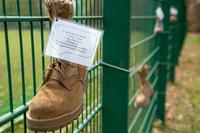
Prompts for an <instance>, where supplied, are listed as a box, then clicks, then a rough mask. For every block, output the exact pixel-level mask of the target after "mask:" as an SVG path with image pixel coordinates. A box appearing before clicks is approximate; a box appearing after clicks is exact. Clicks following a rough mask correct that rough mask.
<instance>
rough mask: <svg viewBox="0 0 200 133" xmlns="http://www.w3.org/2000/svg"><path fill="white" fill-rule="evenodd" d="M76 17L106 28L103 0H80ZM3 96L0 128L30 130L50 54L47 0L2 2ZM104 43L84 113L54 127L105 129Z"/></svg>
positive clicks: (93, 69) (18, 131) (90, 77)
mask: <svg viewBox="0 0 200 133" xmlns="http://www.w3.org/2000/svg"><path fill="white" fill-rule="evenodd" d="M74 5H75V8H74V12H75V14H74V21H76V22H78V23H82V24H84V25H88V26H91V27H93V28H98V29H102V28H103V23H102V0H75V1H74ZM0 15H1V17H0V25H1V27H0V36H1V38H0V43H1V50H0V53H1V57H0V60H1V64H0V67H1V79H0V87H1V96H0V99H1V100H0V108H1V109H0V116H1V117H0V126H1V129H0V130H1V131H0V132H4V133H6V132H12V133H14V132H16V133H22V132H31V131H28V130H27V123H26V111H27V109H28V105H29V103H30V100H31V99H32V97H33V96H34V95H35V94H36V93H37V91H38V88H39V87H40V86H41V84H42V80H43V77H44V70H45V68H47V66H48V65H49V64H50V59H49V58H47V57H45V56H44V50H45V47H46V43H47V40H48V35H49V31H50V27H51V23H50V21H49V18H48V17H47V12H46V9H45V6H44V3H43V0H37V1H33V0H28V1H27V0H15V1H11V0H1V1H0ZM101 59H102V42H101V44H100V46H99V47H98V50H97V54H96V57H95V61H94V65H93V66H92V67H91V68H88V89H87V91H86V93H85V95H84V109H83V111H82V114H81V115H80V116H79V117H78V119H77V120H75V121H74V122H73V123H72V124H70V125H68V126H67V127H65V128H62V129H60V130H58V131H52V132H68V133H70V132H101V131H100V130H101V119H102V114H101V108H102V104H101V100H102V94H101V93H102V91H101V88H102V87H101V78H102V74H101V73H102V68H101V66H100V62H101Z"/></svg>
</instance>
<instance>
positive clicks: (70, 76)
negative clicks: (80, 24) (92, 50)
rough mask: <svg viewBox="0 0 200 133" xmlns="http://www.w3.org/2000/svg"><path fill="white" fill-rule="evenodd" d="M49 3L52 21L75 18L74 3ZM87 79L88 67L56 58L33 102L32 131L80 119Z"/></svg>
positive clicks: (31, 111)
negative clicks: (60, 18) (59, 18)
mask: <svg viewBox="0 0 200 133" xmlns="http://www.w3.org/2000/svg"><path fill="white" fill-rule="evenodd" d="M45 3H46V5H47V8H48V11H49V14H50V17H51V18H52V19H54V18H55V17H56V16H58V17H65V18H66V19H68V18H72V16H73V13H72V12H73V5H72V2H71V1H69V2H68V3H66V1H64V0H62V1H61V0H54V1H51V0H46V1H45ZM60 8H61V9H60ZM55 12H56V13H55ZM56 14H57V15H56ZM86 79H87V69H86V67H84V66H82V65H78V64H74V63H71V62H68V61H63V60H60V59H55V58H54V59H53V61H52V64H50V65H49V68H48V69H47V74H46V75H45V79H44V82H43V84H42V86H41V88H40V90H39V92H38V93H37V95H36V96H35V97H34V98H33V99H32V101H31V103H30V106H29V110H28V115H27V119H28V127H29V129H31V130H34V131H51V130H56V129H58V128H61V127H64V126H66V125H67V124H69V123H71V122H72V121H73V120H74V119H76V118H77V117H78V116H79V115H80V114H81V112H82V108H83V93H84V91H85V89H86V85H87V82H86Z"/></svg>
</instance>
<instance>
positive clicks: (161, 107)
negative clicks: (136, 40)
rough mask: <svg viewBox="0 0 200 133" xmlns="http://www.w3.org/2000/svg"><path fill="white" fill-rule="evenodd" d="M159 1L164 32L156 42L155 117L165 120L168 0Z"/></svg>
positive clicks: (167, 63)
mask: <svg viewBox="0 0 200 133" xmlns="http://www.w3.org/2000/svg"><path fill="white" fill-rule="evenodd" d="M159 2H160V3H161V6H162V9H163V12H164V14H165V18H164V21H163V22H164V29H165V31H164V33H162V34H159V35H158V37H157V38H158V40H157V41H158V44H159V45H160V65H159V88H158V109H157V117H158V118H159V119H160V120H162V122H163V124H164V122H165V101H166V86H167V74H168V65H169V62H168V59H167V56H168V54H169V53H168V45H169V38H168V36H169V1H168V0H162V1H159Z"/></svg>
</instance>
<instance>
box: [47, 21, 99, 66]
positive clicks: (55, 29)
mask: <svg viewBox="0 0 200 133" xmlns="http://www.w3.org/2000/svg"><path fill="white" fill-rule="evenodd" d="M102 35H103V31H102V30H97V29H93V28H90V27H87V26H83V25H80V24H77V23H74V22H70V21H66V20H61V19H58V21H54V22H53V25H52V29H51V33H50V36H49V40H48V44H47V48H46V52H45V54H46V55H47V56H51V57H54V58H59V59H62V60H66V61H70V62H73V63H77V64H81V65H84V66H88V67H90V66H92V64H93V60H94V57H95V53H96V50H97V47H98V44H99V42H100V39H101V37H102Z"/></svg>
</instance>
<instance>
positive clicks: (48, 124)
mask: <svg viewBox="0 0 200 133" xmlns="http://www.w3.org/2000/svg"><path fill="white" fill-rule="evenodd" d="M82 110H83V104H81V105H79V106H78V107H77V108H76V109H75V110H74V111H73V112H70V113H66V114H63V115H61V116H58V117H55V118H51V119H33V118H31V117H30V116H29V115H28V114H27V120H28V128H29V129H30V130H32V131H38V132H42V131H52V130H56V129H59V128H62V127H65V126H66V125H68V124H70V123H71V122H73V121H74V120H75V119H77V118H78V116H79V115H80V114H81V112H82Z"/></svg>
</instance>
